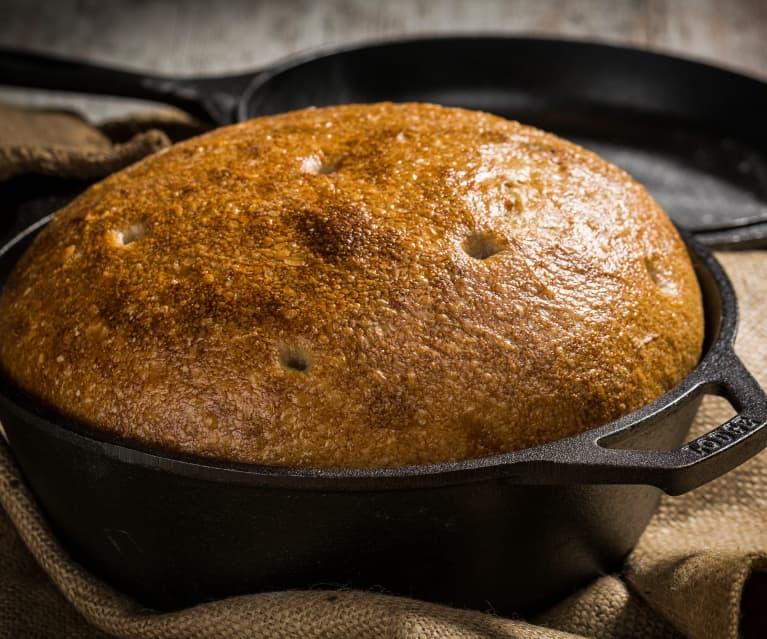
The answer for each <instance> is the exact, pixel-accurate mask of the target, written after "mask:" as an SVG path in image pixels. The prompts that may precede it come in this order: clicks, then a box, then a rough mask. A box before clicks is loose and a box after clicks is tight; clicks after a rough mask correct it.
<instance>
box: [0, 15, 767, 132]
mask: <svg viewBox="0 0 767 639" xmlns="http://www.w3.org/2000/svg"><path fill="white" fill-rule="evenodd" d="M0 16H1V19H0V46H8V47H24V48H27V49H33V50H40V51H45V52H51V53H57V54H62V55H70V56H78V57H80V58H84V59H87V60H91V61H99V62H104V63H109V64H113V65H121V66H128V67H134V68H138V69H145V70H151V71H153V72H158V73H169V74H200V73H206V74H207V73H210V74H215V73H226V72H231V71H238V70H239V71H245V70H251V69H257V68H260V67H263V66H265V65H267V64H269V63H271V62H273V61H275V60H278V59H279V58H282V57H285V56H288V55H290V54H292V53H295V52H297V51H301V50H303V49H307V48H312V47H319V46H324V45H331V44H339V43H351V42H361V41H365V40H370V39H373V38H386V37H396V36H399V35H405V34H411V35H412V34H436V33H467V32H470V33H482V32H495V33H516V34H520V33H525V34H537V35H548V36H552V35H554V36H562V37H568V38H579V39H590V40H598V41H604V42H612V43H620V44H628V45H632V46H637V47H645V48H650V49H655V50H661V51H667V52H672V53H677V54H680V55H683V56H686V57H691V58H697V59H703V60H707V61H711V62H714V63H716V64H719V65H722V66H726V67H730V68H734V69H738V70H741V71H745V72H747V73H750V74H752V75H758V76H761V77H767V0H730V1H727V2H722V1H721V0H615V1H614V2H608V1H606V0H579V1H575V0H554V1H551V0H549V1H547V0H505V1H504V0H442V1H440V0H388V1H386V2H384V1H380V2H379V1H375V0H367V1H366V0H326V1H318V2H313V1H311V0H278V1H276V2H269V1H261V2H258V1H250V2H248V1H246V0H239V1H229V2H220V3H219V2H214V1H212V0H164V1H152V0H144V1H131V2H128V1H117V0H104V1H101V2H99V1H98V0H57V2H41V1H39V0H3V3H2V10H1V11H0ZM0 100H4V101H11V102H16V103H22V104H46V105H50V104H56V105H63V106H67V107H70V108H76V109H78V110H80V111H82V112H84V113H86V114H87V115H89V116H90V117H92V118H94V119H100V118H103V117H108V116H114V115H119V114H122V113H125V112H129V111H132V110H135V109H137V108H139V107H140V106H141V105H140V104H138V103H136V102H134V101H126V100H117V99H103V98H99V99H86V98H82V97H79V96H78V97H74V98H73V97H70V96H62V94H50V93H47V92H39V91H29V90H12V89H5V88H0Z"/></svg>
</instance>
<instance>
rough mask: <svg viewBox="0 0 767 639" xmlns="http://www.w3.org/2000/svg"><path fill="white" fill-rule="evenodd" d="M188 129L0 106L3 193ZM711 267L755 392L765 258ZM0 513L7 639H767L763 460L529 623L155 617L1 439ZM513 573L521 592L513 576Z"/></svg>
mask: <svg viewBox="0 0 767 639" xmlns="http://www.w3.org/2000/svg"><path fill="white" fill-rule="evenodd" d="M158 127H160V129H162V130H159V129H158ZM196 129H197V126H196V124H195V123H193V122H190V121H188V120H186V119H185V118H183V117H180V116H179V115H178V114H173V113H169V112H160V113H156V114H152V115H150V116H143V117H139V118H136V119H132V120H126V121H122V122H116V123H111V124H108V125H105V126H102V127H100V128H98V129H96V128H94V127H91V126H90V125H88V124H87V123H86V122H85V121H84V120H82V119H81V118H79V117H77V116H76V115H74V114H70V113H61V112H59V113H50V112H49V113H45V112H24V111H21V110H18V109H10V108H7V107H2V106H0V179H7V178H9V177H11V176H13V175H19V174H22V173H40V174H48V175H61V176H67V177H72V176H74V177H80V178H89V179H90V178H97V177H100V176H102V175H106V174H107V173H110V172H111V171H114V170H116V169H118V168H120V167H122V166H124V165H126V164H129V163H130V162H132V161H134V160H136V159H138V158H139V157H141V156H143V155H145V154H147V153H150V152H153V151H155V150H157V149H159V148H161V147H163V146H165V145H167V144H169V143H170V139H171V138H173V137H183V135H185V134H189V133H191V132H193V131H195V130H196ZM163 131H165V133H163ZM169 131H170V132H171V135H168V134H167V133H168V132H169ZM718 257H719V259H720V260H721V261H722V262H723V264H724V266H725V268H726V269H727V272H728V273H729V275H730V277H731V278H732V279H733V281H734V283H735V288H736V290H737V294H738V298H739V300H740V306H741V316H742V319H741V326H740V333H739V338H738V344H737V350H738V352H739V354H740V355H741V357H742V358H743V359H744V360H745V362H746V364H747V366H748V367H749V368H750V369H751V370H752V371H753V372H754V374H755V375H756V377H757V378H758V379H759V380H760V382H761V383H762V384H763V385H764V384H765V383H767V357H766V355H767V323H765V322H764V321H763V318H764V317H767V254H763V253H759V252H742V253H721V254H719V255H718ZM725 410H726V409H725V408H723V406H722V405H721V402H715V401H706V402H704V405H703V408H702V409H701V412H700V413H699V415H698V418H697V420H696V423H695V426H694V429H695V431H696V432H700V433H702V432H704V431H705V430H708V429H709V428H710V427H711V426H712V425H713V424H716V423H719V422H721V421H722V420H723V419H724V417H725ZM0 504H2V507H3V509H4V511H5V513H4V514H3V513H2V512H0V557H1V558H2V559H1V561H0V637H1V638H14V639H15V638H28V639H33V638H37V637H41V638H42V637H45V638H46V639H47V638H50V637H78V638H86V639H87V638H95V637H100V638H103V637H109V636H117V637H139V638H146V639H149V638H157V639H177V638H178V639H181V638H185V639H186V638H196V637H206V638H216V639H219V638H220V639H235V638H245V637H248V638H250V637H285V638H287V637H324V638H335V637H338V638H347V637H376V638H378V637H392V638H393V637H397V638H402V639H405V638H409V637H428V638H435V637H461V638H464V637H465V638H468V637H518V638H524V639H532V638H552V639H553V638H555V637H556V638H560V637H594V638H596V637H600V638H601V637H614V638H621V637H659V638H672V637H683V636H686V637H696V638H698V637H699V638H707V639H708V638H713V639H726V638H735V637H737V636H739V633H740V634H742V636H744V637H767V612H766V611H765V610H766V609H767V453H762V454H761V455H759V456H758V457H756V458H755V459H753V460H751V461H750V462H748V463H746V464H744V465H743V466H741V467H740V468H738V469H737V470H735V471H733V472H731V473H729V474H727V475H726V476H724V477H722V478H721V479H718V480H716V481H713V482H711V483H709V484H707V485H706V486H703V487H702V488H699V489H697V490H695V491H692V492H690V493H688V494H686V495H683V496H681V497H664V498H663V500H662V502H661V505H660V509H659V511H658V513H657V514H656V516H655V518H654V519H653V520H652V522H651V523H650V525H649V527H648V529H647V531H646V532H645V533H644V535H643V536H642V538H641V540H640V542H639V544H638V545H637V547H636V549H635V550H634V551H633V552H632V553H631V555H630V556H629V558H628V560H627V561H626V563H625V565H624V567H623V569H622V571H621V573H620V574H616V575H605V576H602V577H601V578H598V579H596V580H595V581H594V582H593V583H591V584H590V585H588V586H587V587H586V588H584V589H583V590H581V591H580V592H577V593H575V594H573V595H572V596H570V597H569V598H568V599H566V600H564V601H562V602H560V603H558V604H557V605H556V606H555V607H553V608H552V609H550V610H548V611H547V612H545V613H544V614H542V615H540V616H539V617H537V618H535V619H530V620H527V621H521V620H511V619H503V618H500V617H497V616H494V615H491V614H486V613H481V612H474V611H464V610H456V609H451V608H448V607H444V606H439V605H434V604H429V603H423V602H419V601H414V600H410V599H404V598H399V597H392V596H387V595H382V594H373V593H363V592H355V591H345V592H338V593H333V595H332V596H330V595H329V594H328V593H327V592H322V591H307V592H295V591H292V592H276V593H266V594H254V595H250V596H245V597H237V598H232V599H228V600H223V601H217V602H213V603H208V604H204V605H199V606H196V607H194V608H191V609H188V610H183V611H180V612H174V613H165V614H162V613H157V612H154V611H151V610H147V609H144V608H141V607H140V606H139V605H138V604H136V603H135V602H133V601H131V600H130V599H129V598H127V597H125V596H123V595H121V594H120V593H118V592H115V591H114V590H112V589H111V588H110V587H109V586H107V585H105V584H103V583H101V582H99V581H97V580H96V579H95V578H94V577H92V576H91V575H89V574H88V573H87V572H86V571H85V570H83V569H82V568H81V567H80V566H78V565H77V564H75V563H74V562H73V561H72V560H71V559H70V558H69V557H68V556H67V553H66V552H65V551H64V550H63V549H62V548H61V547H60V546H59V545H58V543H57V541H56V539H55V538H54V537H53V536H52V535H51V532H50V531H49V529H48V527H47V525H46V522H45V520H44V519H43V517H42V516H41V514H40V512H39V511H38V509H37V507H36V504H35V501H34V499H33V498H32V497H31V495H30V493H29V491H28V490H27V488H26V486H25V484H24V481H23V479H22V477H21V475H20V474H19V471H18V469H17V467H16V465H15V463H14V461H13V458H12V455H11V453H10V452H9V450H8V448H7V445H6V444H5V441H4V440H3V439H2V438H0ZM553 560H554V561H556V558H553ZM507 570H508V572H509V578H510V579H519V578H520V575H518V574H515V567H514V566H508V567H507ZM521 578H522V579H524V576H522V577H521Z"/></svg>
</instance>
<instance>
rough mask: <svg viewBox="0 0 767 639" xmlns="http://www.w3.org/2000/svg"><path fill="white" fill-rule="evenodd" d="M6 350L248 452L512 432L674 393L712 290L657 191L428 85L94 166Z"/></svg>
mask: <svg viewBox="0 0 767 639" xmlns="http://www.w3.org/2000/svg"><path fill="white" fill-rule="evenodd" d="M0 334H2V335H3V339H2V343H1V344H0V363H2V365H3V367H4V368H5V369H6V371H7V372H8V373H9V374H10V375H11V376H12V377H13V378H14V379H16V380H18V382H19V383H20V384H21V385H22V386H23V387H24V388H26V389H28V390H29V391H30V392H31V393H33V394H34V395H36V396H38V397H40V398H42V399H43V400H45V401H46V402H48V403H49V404H51V405H52V406H55V407H57V408H58V409H59V410H60V411H62V412H63V413H66V414H68V415H71V416H74V417H76V418H79V419H81V420H84V421H86V422H88V423H91V424H95V425H98V426H99V427H100V428H103V429H106V430H109V431H112V432H114V433H117V434H120V435H122V436H125V437H127V438H130V439H133V440H138V441H141V442H144V443H148V444H150V445H159V446H162V447H164V448H168V449H171V450H177V451H182V452H185V453H193V454H201V455H205V456H213V457H218V458H226V459H231V460H236V461H243V462H259V463H267V464H279V465H296V466H382V465H395V464H397V465H399V464H412V463H424V462H440V461H446V460H453V459H461V458H470V457H476V456H482V455H487V454H492V453H497V452H501V451H509V450H515V449H519V448H523V447H527V446H531V445H536V444H540V443H543V442H546V441H550V440H553V439H557V438H560V437H564V436H567V435H570V434H573V433H576V432H578V431H581V430H584V429H587V428H590V427H593V426H596V425H599V424H601V423H604V422H606V421H608V420H610V419H612V418H615V417H617V416H619V415H621V414H624V413H626V412H628V411H630V410H632V409H635V408H637V407H639V406H641V405H643V404H645V403H647V402H649V401H651V400H653V399H655V398H656V397H658V396H659V395H660V394H661V393H663V392H664V391H665V390H667V389H669V388H670V387H671V386H673V385H674V384H676V383H677V382H679V381H680V380H681V379H682V378H683V377H684V376H685V375H686V374H687V373H688V372H689V371H690V369H691V368H692V367H693V366H694V365H695V363H696V362H697V360H698V357H699V354H700V348H701V341H702V335H703V320H702V310H701V300H700V292H699V289H698V285H697V281H696V278H695V275H694V272H693V269H692V266H691V264H690V261H689V258H688V256H687V253H686V250H685V247H684V244H683V243H682V241H681V240H680V238H679V237H678V235H677V234H676V232H675V230H674V228H673V226H672V225H671V223H670V222H669V220H668V219H667V218H666V216H665V214H664V213H663V212H662V211H661V209H660V208H659V207H658V205H657V204H656V203H655V202H654V201H653V199H652V198H651V197H650V196H649V195H648V193H647V192H646V191H645V189H644V188H643V187H642V186H640V185H639V184H637V183H636V182H635V181H634V180H632V179H631V178H630V177H629V176H628V175H626V174H625V173H624V172H622V171H621V170H620V169H618V168H616V167H615V166H613V165H611V164H609V163H607V162H605V161H604V160H602V159H600V158H599V157H597V156H596V155H594V154H592V153H590V152H587V151H585V150H583V149H581V148H579V147H577V146H575V145H574V144H571V143H568V142H565V141H563V140H561V139H559V138H557V137H555V136H553V135H550V134H547V133H544V132H542V131H539V130H536V129H533V128H530V127H526V126H523V125H521V124H518V123H516V122H508V121H506V120H503V119H501V118H497V117H494V116H491V115H488V114H484V113H478V112H470V111H464V110H460V109H446V108H442V107H437V106H431V105H418V104H407V105H393V104H378V105H368V106H355V105H352V106H342V107H330V108H325V109H308V110H304V111H299V112H294V113H288V114H285V115H280V116H275V117H268V118H261V119H257V120H252V121H250V122H246V123H243V124H239V125H235V126H232V127H227V128H224V129H219V130H217V131H214V132H212V133H209V134H207V135H204V136H202V137H199V138H195V139H192V140H189V141H187V142H184V143H182V144H179V145H177V146H175V147H173V148H171V149H170V150H168V151H164V152H161V153H158V154H156V155H154V156H151V157H150V158H148V159H146V160H144V161H142V162H140V163H138V164H136V165H134V166H132V167H130V168H128V169H126V170H124V171H121V172H120V173H117V174H115V175H113V176H112V177H110V178H108V179H106V180H104V181H103V182H101V183H99V184H96V185H94V186H92V187H91V188H90V189H88V190H87V191H86V192H85V193H84V194H83V195H82V196H80V197H79V198H78V199H76V200H75V201H74V202H73V203H72V204H70V205H69V206H68V207H66V208H65V209H63V210H62V211H60V212H59V213H58V214H57V215H56V217H55V219H54V220H53V221H52V222H51V223H50V224H49V225H48V227H47V228H46V229H45V230H44V231H43V232H42V233H41V234H40V236H39V237H38V238H37V240H36V241H35V243H34V245H33V247H32V248H31V250H29V251H28V253H27V254H26V255H25V256H24V258H23V259H22V260H21V262H20V263H19V265H18V267H17V269H16V271H15V272H14V274H13V276H12V277H11V279H10V281H9V283H8V285H7V287H6V288H5V290H4V291H3V293H2V298H0Z"/></svg>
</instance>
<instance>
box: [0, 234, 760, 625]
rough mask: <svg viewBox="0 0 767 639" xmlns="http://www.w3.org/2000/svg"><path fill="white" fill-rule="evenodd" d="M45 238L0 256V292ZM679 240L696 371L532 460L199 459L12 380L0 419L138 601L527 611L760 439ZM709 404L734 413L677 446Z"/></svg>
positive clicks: (61, 526) (707, 286)
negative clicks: (423, 603) (696, 302)
mask: <svg viewBox="0 0 767 639" xmlns="http://www.w3.org/2000/svg"><path fill="white" fill-rule="evenodd" d="M35 231H36V229H35V227H32V228H31V229H30V232H29V233H28V234H22V236H20V237H19V238H17V239H16V240H14V241H12V242H11V243H10V244H8V245H7V246H5V247H4V248H3V249H2V251H1V253H0V275H1V276H2V278H3V281H4V278H5V277H6V276H7V274H8V272H9V271H10V269H11V268H12V267H13V264H14V263H15V262H16V260H17V259H18V257H19V256H20V254H21V251H22V250H23V248H24V247H25V246H26V245H28V243H29V241H30V240H31V237H32V236H33V235H34V232H35ZM686 241H687V245H688V247H689V249H690V251H691V256H692V258H693V261H694V264H695V267H696V272H697V274H698V279H699V282H700V285H701V288H702V291H703V296H704V302H705V321H706V341H705V355H704V357H703V358H702V360H701V362H700V363H699V365H698V366H697V367H696V368H695V370H694V371H693V372H692V373H691V374H690V375H689V376H688V377H687V378H685V379H684V380H683V381H682V382H681V383H680V384H679V385H678V386H676V387H675V388H674V389H673V390H671V391H670V392H669V393H667V394H666V395H664V396H663V397H661V398H660V399H659V400H657V401H655V402H653V403H652V404H650V405H648V406H645V407H644V408H641V409H640V410H638V411H635V412H633V413H631V414H629V415H627V416H625V417H623V418H621V419H619V420H617V421H614V422H612V423H609V424H607V425H605V426H603V427H601V428H597V429H594V430H590V431H587V432H585V433H583V434H581V435H578V436H575V437H570V438H568V439H564V440H561V441H557V442H552V443H550V444H546V445H544V446H540V447H537V448H530V449H526V450H521V451H518V452H514V453H509V454H505V455H497V456H493V457H486V458H482V459H473V460H468V461H461V462H454V463H446V464H435V465H426V466H408V467H399V468H381V469H299V468H278V467H267V466H254V465H240V464H229V463H217V462H212V461H200V460H194V459H189V458H182V457H178V456H175V455H170V454H167V453H162V452H158V451H152V450H146V449H144V450H142V449H139V448H138V447H136V446H135V445H130V446H127V445H124V444H122V443H120V442H119V441H116V440H114V439H113V438H111V437H109V436H106V435H104V434H98V433H94V432H93V431H90V430H88V429H87V428H84V427H83V426H80V425H78V424H76V423H72V422H69V421H67V420H64V419H62V418H61V417H59V416H57V415H55V414H53V413H51V412H49V411H47V410H46V409H44V408H43V407H41V406H40V405H39V404H37V403H36V402H35V401H34V400H32V399H30V398H29V397H27V396H25V395H24V394H23V393H21V392H19V391H18V390H16V389H15V388H14V387H13V386H12V385H11V384H9V383H8V382H7V381H2V382H0V420H1V421H2V423H3V425H4V426H5V431H6V433H7V436H8V439H9V441H10V444H11V447H12V450H13V452H14V455H15V456H16V458H17V460H18V462H19V464H20V466H21V468H22V470H23V472H24V475H25V476H26V478H27V480H28V481H29V484H30V486H31V488H32V490H33V492H34V494H35V495H36V496H37V498H38V499H39V501H40V503H41V505H42V506H43V509H44V511H45V513H46V515H47V516H48V518H49V519H50V522H51V524H52V526H53V528H54V530H55V531H56V533H57V534H58V535H59V537H60V539H61V541H62V542H63V543H64V545H65V547H66V548H67V549H69V550H70V552H71V553H72V554H73V556H74V557H75V558H76V559H77V560H78V561H80V562H81V563H82V564H83V565H84V566H86V567H88V568H89V569H90V570H92V571H93V572H94V573H95V574H97V575H99V576H101V577H103V578H105V579H106V580H108V581H109V582H110V583H112V584H114V585H116V586H117V587H119V588H120V589H122V590H124V591H125V592H127V593H130V594H131V595H133V596H135V597H136V598H137V599H138V600H139V601H141V602H143V603H144V604H146V605H149V606H152V607H157V608H160V609H170V608H178V607H182V606H186V605H189V604H192V603H195V602H199V601H203V600H206V599H210V598H217V597H223V596H226V595H231V594H236V593H245V592H252V591H259V590H276V589H285V588H306V587H318V586H321V587H326V586H349V587H356V588H375V589H377V590H383V591H384V592H393V593H398V594H404V595H411V596H414V597H418V598H422V599H430V600H435V601H441V602H446V603H449V604H453V605H456V606H467V607H474V608H480V609H484V608H493V609H494V610H496V611H499V612H506V613H508V612H520V611H529V610H531V609H534V608H537V607H538V606H541V605H542V604H544V603H546V602H548V601H550V600H552V599H553V598H554V597H556V596H560V595H562V594H564V593H566V592H568V591H569V590H571V589H573V588H574V587H576V586H578V585H580V584H582V583H583V582H584V581H585V580H587V579H588V578H590V577H592V576H594V575H596V574H598V573H604V572H608V571H611V570H614V569H615V568H616V567H617V566H618V565H619V563H620V561H621V559H622V558H623V557H624V556H625V555H626V554H627V553H628V552H629V550H630V549H631V548H632V547H633V546H634V544H635V543H636V541H637V539H638V538H639V535H640V534H641V533H642V531H643V530H644V528H645V526H646V525H647V522H648V521H649V519H650V517H651V516H652V514H653V512H654V510H655V507H656V505H657V502H658V498H659V494H660V490H659V489H663V490H665V491H666V492H667V493H671V494H678V493H682V492H685V491H687V490H690V489H693V488H695V487H696V486H699V485H701V484H703V483H704V482H707V481H709V480H710V479H713V478H715V477H718V476H719V475H721V474H723V473H725V472H727V471H728V470H730V469H731V468H733V467H735V466H737V465H738V464H740V463H742V462H743V461H745V460H746V459H748V458H749V457H751V456H752V455H754V454H756V453H757V452H758V451H759V450H761V449H762V448H763V447H764V446H765V443H767V427H766V426H767V396H766V395H765V393H764V392H763V391H762V389H761V388H760V387H759V385H758V384H757V383H756V381H755V380H754V379H753V378H752V377H751V375H750V374H749V373H748V372H747V371H746V369H745V368H744V367H743V365H742V364H741V362H740V361H739V360H738V358H737V357H736V356H735V354H734V353H733V350H732V344H733V339H734V336H735V327H736V321H737V308H736V302H735V297H734V293H733V290H732V288H731V285H730V283H729V281H728V279H727V277H726V276H725V274H724V273H723V271H722V269H721V268H720V266H719V264H718V263H717V262H716V261H715V260H714V258H713V257H712V256H711V255H710V254H709V253H708V252H707V251H706V250H705V249H704V248H703V247H702V246H701V245H700V244H698V243H697V242H696V241H695V240H693V239H691V238H689V237H687V238H686ZM705 393H714V394H719V395H722V396H724V397H726V398H727V399H728V400H730V402H731V403H732V404H733V406H734V407H735V409H736V410H737V411H738V415H737V416H735V417H734V418H732V419H730V420H729V421H727V422H726V423H725V424H722V425H721V426H719V427H718V428H716V429H715V430H713V431H711V432H710V433H708V434H706V435H704V436H703V437H700V438H698V439H696V440H695V441H693V442H690V443H687V444H685V445H683V446H680V444H681V443H682V442H683V441H684V439H685V436H686V434H687V432H688V430H689V428H690V424H691V422H692V419H693V417H694V415H695V412H696V409H697V406H698V403H699V400H700V398H701V397H702V396H703V395H704V394H705Z"/></svg>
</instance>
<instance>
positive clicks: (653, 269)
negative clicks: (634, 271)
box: [644, 258, 676, 294]
mask: <svg viewBox="0 0 767 639" xmlns="http://www.w3.org/2000/svg"><path fill="white" fill-rule="evenodd" d="M644 266H645V268H646V269H647V274H648V275H649V276H650V279H651V280H652V281H653V282H654V283H655V285H656V286H657V287H658V288H659V289H660V290H661V291H662V292H663V293H669V294H670V293H676V286H675V284H674V282H673V281H672V280H671V279H670V278H669V277H668V275H667V274H666V273H665V272H664V270H663V269H662V268H661V267H660V266H659V265H658V264H657V262H656V261H655V260H653V259H648V258H645V260H644Z"/></svg>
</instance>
